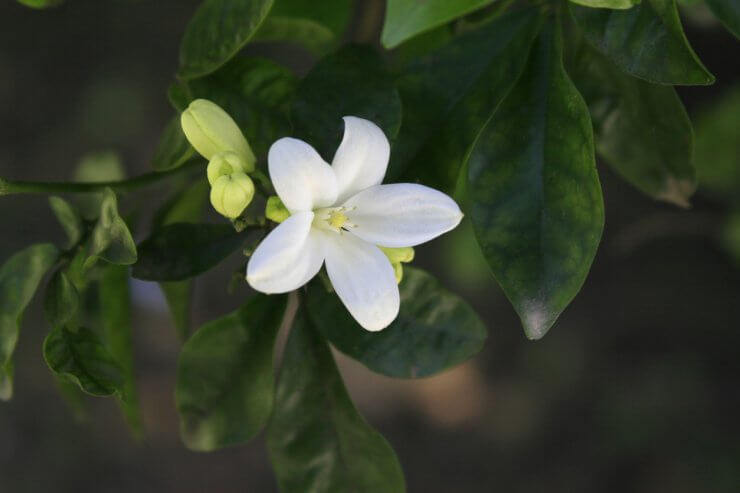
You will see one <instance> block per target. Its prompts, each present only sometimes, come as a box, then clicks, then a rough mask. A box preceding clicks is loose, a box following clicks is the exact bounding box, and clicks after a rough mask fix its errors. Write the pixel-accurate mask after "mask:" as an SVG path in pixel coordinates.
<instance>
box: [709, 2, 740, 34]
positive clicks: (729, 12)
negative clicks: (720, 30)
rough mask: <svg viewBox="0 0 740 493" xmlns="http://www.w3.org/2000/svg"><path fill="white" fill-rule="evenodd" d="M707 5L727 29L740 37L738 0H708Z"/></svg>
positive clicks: (739, 4) (739, 5)
mask: <svg viewBox="0 0 740 493" xmlns="http://www.w3.org/2000/svg"><path fill="white" fill-rule="evenodd" d="M707 5H709V8H710V9H712V12H714V15H716V16H717V18H718V19H719V20H720V21H722V24H724V26H725V27H726V28H727V30H728V31H730V32H731V33H732V34H734V35H735V37H737V38H740V3H738V2H737V1H736V0H707Z"/></svg>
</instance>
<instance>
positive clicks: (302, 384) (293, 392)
mask: <svg viewBox="0 0 740 493" xmlns="http://www.w3.org/2000/svg"><path fill="white" fill-rule="evenodd" d="M267 447H268V449H269V452H270V458H271V460H272V463H273V467H274V469H275V474H276V475H277V480H278V485H279V486H280V491H282V492H283V493H306V492H317V493H318V492H322V493H323V492H326V493H334V492H336V493H340V492H347V491H351V492H354V493H360V492H362V493H376V492H383V493H402V492H404V491H405V490H406V488H405V485H404V479H403V473H402V472H401V466H400V465H399V464H398V459H396V456H395V454H394V453H393V450H392V449H391V447H390V446H389V445H388V442H386V441H385V439H383V437H382V436H381V435H380V434H379V433H378V432H377V431H375V430H374V429H372V428H371V427H370V426H369V425H368V424H367V422H366V421H365V420H364V419H363V418H362V416H360V414H358V412H357V410H356V409H355V407H354V405H353V404H352V401H351V399H350V397H349V395H348V394H347V390H346V389H345V388H344V384H343V383H342V377H341V376H340V374H339V371H338V370H337V367H336V365H335V364H334V359H333V358H332V355H331V351H330V350H329V347H328V346H327V345H326V342H325V341H323V340H322V339H321V338H320V337H319V336H318V335H317V334H316V333H315V332H314V331H313V330H312V329H311V327H310V326H309V325H308V321H307V319H306V316H305V315H304V314H303V313H302V312H300V311H299V313H298V317H297V318H296V321H295V323H294V326H293V330H292V332H291V334H290V337H289V338H288V343H287V345H286V347H285V354H284V356H283V365H282V370H281V372H280V380H279V382H278V386H277V395H276V397H275V411H274V413H273V415H272V419H271V420H270V423H269V425H268V428H267Z"/></svg>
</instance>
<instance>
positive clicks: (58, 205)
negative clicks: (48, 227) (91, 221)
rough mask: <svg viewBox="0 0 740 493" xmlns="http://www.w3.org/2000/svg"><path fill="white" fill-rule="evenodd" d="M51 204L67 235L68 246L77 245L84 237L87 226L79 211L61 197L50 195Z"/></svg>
mask: <svg viewBox="0 0 740 493" xmlns="http://www.w3.org/2000/svg"><path fill="white" fill-rule="evenodd" d="M49 206H51V210H52V212H54V216H55V217H56V218H57V221H59V224H60V225H61V226H62V229H63V230H64V233H65V234H66V235H67V246H68V247H71V246H73V245H76V244H77V242H78V241H80V239H82V235H83V233H84V228H85V226H84V224H83V223H82V217H80V214H79V212H78V211H77V210H76V209H75V208H74V207H73V206H72V204H70V203H69V202H67V201H66V200H64V199H63V198H61V197H49Z"/></svg>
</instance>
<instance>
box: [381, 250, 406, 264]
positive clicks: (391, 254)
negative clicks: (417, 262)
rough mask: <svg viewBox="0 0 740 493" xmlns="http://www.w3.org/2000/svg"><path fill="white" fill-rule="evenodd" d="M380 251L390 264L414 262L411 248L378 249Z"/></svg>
mask: <svg viewBox="0 0 740 493" xmlns="http://www.w3.org/2000/svg"><path fill="white" fill-rule="evenodd" d="M380 249H381V250H382V251H383V253H385V256H386V257H388V260H390V261H391V263H392V264H397V263H399V262H411V261H412V260H414V249H413V248H411V247H402V248H386V247H380Z"/></svg>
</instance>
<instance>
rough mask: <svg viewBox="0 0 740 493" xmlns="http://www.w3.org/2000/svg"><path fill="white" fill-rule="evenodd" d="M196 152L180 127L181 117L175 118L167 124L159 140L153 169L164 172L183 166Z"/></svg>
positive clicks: (153, 158)
mask: <svg viewBox="0 0 740 493" xmlns="http://www.w3.org/2000/svg"><path fill="white" fill-rule="evenodd" d="M194 154H195V151H194V150H193V148H192V147H191V146H190V143H189V142H188V139H186V138H185V134H184V133H183V131H182V127H181V126H180V116H179V115H177V116H174V117H172V119H171V120H170V121H169V122H168V123H167V126H166V127H165V128H164V132H162V137H160V139H159V144H158V145H157V150H156V151H154V157H152V167H153V168H154V169H155V170H157V171H164V170H168V169H172V168H177V167H179V166H182V165H183V164H185V163H186V162H187V160H188V159H190V158H191V157H193V155H194Z"/></svg>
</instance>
